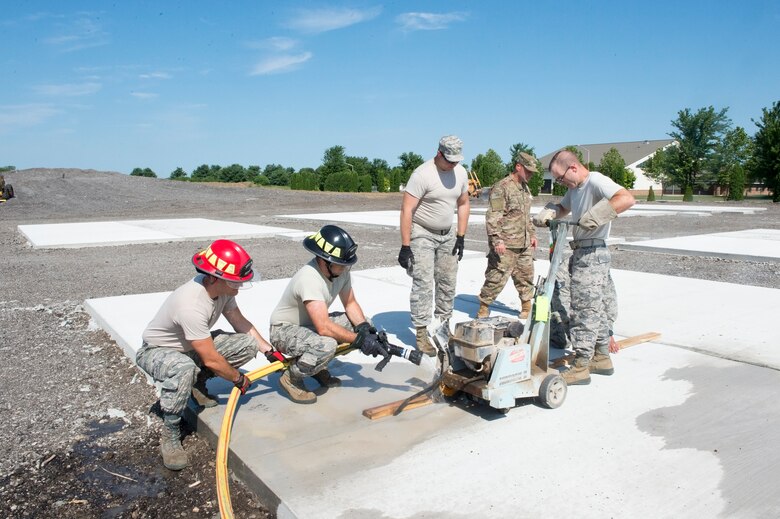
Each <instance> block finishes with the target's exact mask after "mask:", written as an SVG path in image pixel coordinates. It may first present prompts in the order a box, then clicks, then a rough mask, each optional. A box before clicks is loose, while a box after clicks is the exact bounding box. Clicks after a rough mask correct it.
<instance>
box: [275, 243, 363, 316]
mask: <svg viewBox="0 0 780 519" xmlns="http://www.w3.org/2000/svg"><path fill="white" fill-rule="evenodd" d="M351 288H352V279H351V277H350V275H349V270H347V271H345V272H344V273H343V274H341V275H340V276H339V277H337V278H336V279H334V280H333V281H332V282H331V281H328V279H327V278H326V277H325V276H323V275H322V274H321V273H320V270H319V268H317V260H316V258H315V259H312V260H311V261H310V262H309V263H307V264H306V265H304V266H303V267H301V269H300V270H299V271H298V272H296V273H295V275H294V276H293V277H292V279H291V280H290V282H289V283H288V284H287V288H285V289H284V293H283V294H282V298H281V299H280V300H279V304H277V305H276V308H274V311H273V312H272V313H271V326H273V325H275V324H297V325H299V326H311V325H312V324H313V323H312V320H311V317H309V312H307V311H306V307H305V306H304V304H303V303H304V301H324V302H325V305H326V306H328V307H330V305H331V303H333V301H334V300H335V299H336V296H338V295H339V294H340V293H341V292H345V291H349V290H350V289H351Z"/></svg>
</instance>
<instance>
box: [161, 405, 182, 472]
mask: <svg viewBox="0 0 780 519" xmlns="http://www.w3.org/2000/svg"><path fill="white" fill-rule="evenodd" d="M180 426H181V416H177V415H173V414H166V415H164V416H163V429H162V434H161V435H160V452H161V453H162V458H163V465H165V468H167V469H170V470H181V469H183V468H184V467H186V466H187V465H189V460H188V459H187V453H186V452H184V447H182V446H181V427H180Z"/></svg>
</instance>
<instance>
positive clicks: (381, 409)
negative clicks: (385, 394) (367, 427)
mask: <svg viewBox="0 0 780 519" xmlns="http://www.w3.org/2000/svg"><path fill="white" fill-rule="evenodd" d="M405 401H406V399H405V398H404V399H403V400H396V401H395V402H390V403H389V404H382V405H379V406H376V407H369V408H368V409H364V410H363V416H365V417H366V418H368V419H369V420H376V419H378V418H384V417H385V416H391V415H392V414H393V413H395V411H396V409H398V408H399V407H401V404H403V403H404V402H405ZM432 403H433V398H431V396H430V395H429V394H425V395H420V396H418V397H417V398H413V399H412V400H411V401H409V403H408V404H407V405H406V407H404V411H408V410H409V409H416V408H418V407H423V406H426V405H428V404H432Z"/></svg>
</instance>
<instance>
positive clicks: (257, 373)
mask: <svg viewBox="0 0 780 519" xmlns="http://www.w3.org/2000/svg"><path fill="white" fill-rule="evenodd" d="M353 349H354V348H351V347H350V345H349V344H348V343H346V344H340V345H339V347H338V348H336V355H344V354H345V353H349V352H350V351H352V350H353ZM288 364H289V363H288V362H274V363H273V364H269V365H268V366H263V367H262V368H258V369H256V370H254V371H251V372H249V373H247V374H246V375H245V376H247V377H249V380H250V381H251V382H254V381H255V380H257V379H260V378H263V377H266V376H268V375H270V374H271V373H274V372H275V371H279V370H281V369H284V368H286V367H287V365H288ZM240 396H241V391H239V389H238V388H237V387H234V388H233V391H231V392H230V397H228V401H227V404H225V416H224V417H223V418H222V427H221V428H220V431H219V438H218V439H217V499H218V500H219V515H220V517H222V519H233V505H232V504H231V503H230V483H229V481H228V466H227V459H228V446H229V445H230V431H231V430H232V429H233V420H234V419H235V417H236V408H237V407H238V397H240Z"/></svg>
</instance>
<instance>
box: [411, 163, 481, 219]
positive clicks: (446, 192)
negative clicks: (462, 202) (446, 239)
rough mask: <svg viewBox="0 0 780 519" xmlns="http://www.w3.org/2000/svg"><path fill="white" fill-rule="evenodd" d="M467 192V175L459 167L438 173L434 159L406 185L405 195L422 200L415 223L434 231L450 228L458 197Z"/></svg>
mask: <svg viewBox="0 0 780 519" xmlns="http://www.w3.org/2000/svg"><path fill="white" fill-rule="evenodd" d="M468 189H469V185H468V173H466V168H464V167H463V166H461V165H460V164H458V165H457V166H455V169H453V170H452V171H439V168H437V167H436V164H435V163H434V161H433V159H431V160H429V161H427V162H423V163H422V164H420V166H418V167H417V169H415V170H414V172H413V173H412V176H411V177H409V183H408V184H406V192H407V193H409V194H410V195H412V196H413V197H415V198H417V199H418V200H420V203H419V204H418V205H417V209H415V211H414V214H413V215H412V221H413V222H414V223H416V224H418V225H422V226H423V227H426V228H428V229H433V230H435V231H443V230H445V229H449V228H450V227H452V215H453V214H455V208H456V207H457V205H458V204H457V201H458V198H459V197H460V195H462V194H463V193H465V192H467V191H468Z"/></svg>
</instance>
